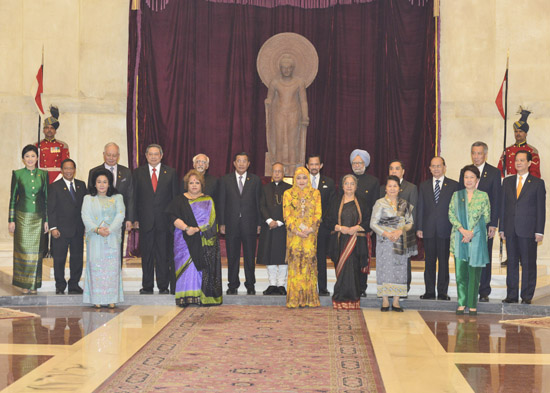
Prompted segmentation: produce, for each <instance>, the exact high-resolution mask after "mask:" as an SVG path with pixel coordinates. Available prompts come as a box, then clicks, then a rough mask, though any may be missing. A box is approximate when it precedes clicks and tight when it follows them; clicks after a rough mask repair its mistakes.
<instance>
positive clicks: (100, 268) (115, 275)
mask: <svg viewBox="0 0 550 393" xmlns="http://www.w3.org/2000/svg"><path fill="white" fill-rule="evenodd" d="M88 190H89V192H90V195H86V196H85V197H84V202H83V203H82V221H83V222H84V226H85V228H86V278H85V280H84V295H83V298H82V301H83V302H84V303H91V304H93V305H94V307H96V308H101V306H102V305H107V304H108V305H109V308H115V304H116V303H120V302H122V301H124V295H123V293H122V272H121V269H120V252H121V251H120V242H121V241H122V239H121V231H120V227H121V226H122V221H123V220H124V213H125V207H124V201H123V200H122V195H120V194H118V192H117V190H116V189H115V188H114V187H113V174H112V173H111V172H110V171H108V170H107V169H104V168H102V169H99V170H97V171H95V172H94V173H93V175H92V179H91V182H90V184H89V185H88Z"/></svg>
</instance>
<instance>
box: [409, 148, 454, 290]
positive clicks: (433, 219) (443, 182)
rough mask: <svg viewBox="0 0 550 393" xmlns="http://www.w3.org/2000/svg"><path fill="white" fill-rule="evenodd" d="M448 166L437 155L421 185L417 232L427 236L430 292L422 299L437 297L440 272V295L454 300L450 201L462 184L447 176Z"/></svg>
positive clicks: (425, 281) (426, 283)
mask: <svg viewBox="0 0 550 393" xmlns="http://www.w3.org/2000/svg"><path fill="white" fill-rule="evenodd" d="M446 170H447V167H446V166H445V160H444V159H443V157H434V158H432V160H431V162H430V171H431V172H432V178H430V179H428V180H426V181H425V182H423V183H421V184H420V187H419V191H418V213H417V215H416V216H417V225H416V230H417V231H416V235H417V236H418V237H419V238H421V239H424V250H425V252H426V261H425V268H424V284H425V285H426V292H425V293H424V295H421V296H420V299H435V273H436V270H437V269H436V265H437V262H438V261H439V270H438V273H437V298H438V299H439V300H451V298H450V297H449V295H448V294H447V291H448V289H449V252H450V245H451V239H450V238H451V228H452V225H451V222H450V221H449V204H450V203H451V197H452V196H453V193H454V192H455V191H457V190H458V183H457V182H456V181H454V180H452V179H449V178H448V177H445V172H446Z"/></svg>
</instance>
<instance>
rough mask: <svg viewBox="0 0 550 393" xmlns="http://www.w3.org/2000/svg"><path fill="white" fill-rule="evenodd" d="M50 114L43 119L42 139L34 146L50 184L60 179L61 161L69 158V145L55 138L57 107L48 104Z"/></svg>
mask: <svg viewBox="0 0 550 393" xmlns="http://www.w3.org/2000/svg"><path fill="white" fill-rule="evenodd" d="M50 113H51V116H50V117H48V118H47V119H46V120H44V139H42V140H41V141H40V142H39V143H38V144H36V146H37V147H38V149H39V151H40V154H39V156H40V157H39V168H40V169H42V170H45V171H47V172H48V182H49V184H52V183H53V182H54V181H56V180H57V179H58V178H59V179H61V177H62V176H61V163H62V162H63V160H65V159H67V158H69V146H68V145H67V144H66V143H65V142H62V141H60V140H57V139H55V134H56V132H57V129H58V128H59V109H58V108H57V107H55V106H53V105H52V106H50Z"/></svg>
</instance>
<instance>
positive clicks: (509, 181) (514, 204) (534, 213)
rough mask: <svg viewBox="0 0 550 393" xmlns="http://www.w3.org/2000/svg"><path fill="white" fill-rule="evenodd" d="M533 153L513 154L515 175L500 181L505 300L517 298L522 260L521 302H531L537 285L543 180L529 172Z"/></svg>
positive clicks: (542, 228)
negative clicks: (505, 269)
mask: <svg viewBox="0 0 550 393" xmlns="http://www.w3.org/2000/svg"><path fill="white" fill-rule="evenodd" d="M532 160H533V156H532V155H531V153H530V152H528V151H527V150H520V151H518V152H517V153H516V161H515V168H516V172H517V174H516V175H513V176H509V177H507V178H505V179H504V181H503V183H502V198H501V210H500V225H499V229H500V236H501V237H502V238H503V239H506V253H507V254H508V266H507V276H506V287H507V291H506V299H504V300H503V301H502V302H503V303H517V302H518V300H519V263H520V262H521V299H522V300H521V303H523V304H531V299H533V295H534V294H535V288H536V286H537V244H538V243H539V242H541V241H542V238H543V235H544V224H545V222H546V188H545V186H544V180H542V179H539V178H537V177H535V176H533V175H531V174H530V173H529V166H530V165H531V163H532Z"/></svg>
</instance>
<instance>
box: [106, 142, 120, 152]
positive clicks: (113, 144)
mask: <svg viewBox="0 0 550 393" xmlns="http://www.w3.org/2000/svg"><path fill="white" fill-rule="evenodd" d="M111 146H114V147H116V149H117V150H118V152H119V153H120V147H118V145H117V144H116V143H115V142H109V143H107V144H106V145H105V147H104V148H103V153H105V152H106V151H107V148H109V147H111Z"/></svg>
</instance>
